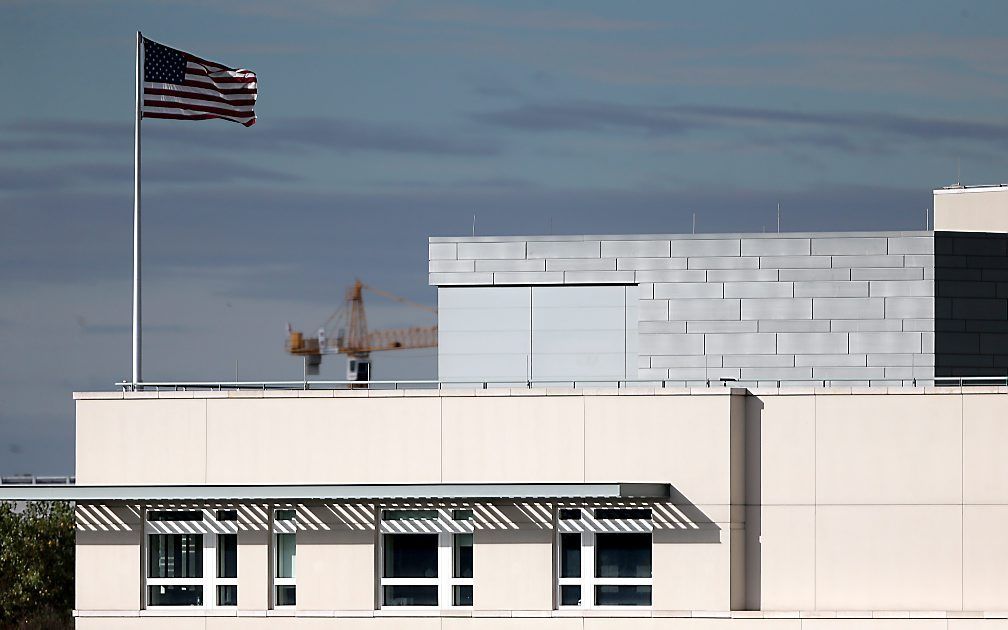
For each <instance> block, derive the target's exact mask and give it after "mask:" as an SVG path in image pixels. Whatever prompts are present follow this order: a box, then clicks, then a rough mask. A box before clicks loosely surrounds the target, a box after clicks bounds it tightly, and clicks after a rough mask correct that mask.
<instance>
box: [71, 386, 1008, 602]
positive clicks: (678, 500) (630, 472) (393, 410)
mask: <svg viewBox="0 0 1008 630" xmlns="http://www.w3.org/2000/svg"><path fill="white" fill-rule="evenodd" d="M708 391H709V390H708ZM523 393H524V394H526V395H522V396H517V395H515V396H510V395H508V394H507V393H506V392H500V393H496V394H493V393H490V394H483V393H477V392H473V393H472V394H471V395H464V396H463V395H455V394H453V395H443V396H429V395H424V396H418V397H399V398H367V397H362V396H360V397H356V398H355V397H352V396H351V397H348V398H333V399H293V400H292V399H280V398H277V399H267V400H257V399H229V398H221V399H211V400H199V399H197V400H147V399H140V400H107V401H93V400H87V401H84V400H82V401H79V403H78V405H79V413H80V417H79V421H78V427H79V432H78V443H79V444H84V445H90V447H91V448H97V447H98V445H101V444H103V443H104V441H105V440H106V439H107V440H110V441H112V442H113V443H115V444H117V445H118V446H117V449H118V450H123V449H125V445H126V443H127V442H128V443H129V444H132V445H133V446H132V448H133V451H137V452H132V451H129V450H128V449H127V450H126V451H124V453H123V456H122V457H118V456H117V457H108V456H107V455H106V456H104V457H97V456H95V455H94V453H84V454H81V455H80V456H79V458H78V459H79V466H80V467H79V469H78V479H79V482H80V483H98V482H101V481H104V482H116V483H121V482H124V481H135V480H137V479H141V480H145V482H147V483H174V482H178V480H179V479H197V480H199V481H198V482H199V483H203V482H204V481H203V480H204V479H206V480H210V479H212V480H214V482H221V483H224V482H227V481H239V480H243V477H242V475H245V474H248V475H253V474H254V475H255V477H254V478H252V479H247V480H244V482H245V483H251V482H255V481H258V482H264V483H265V482H276V483H285V482H294V481H298V482H336V483H343V482H355V481H356V482H398V483H409V482H422V481H433V482H439V481H444V482H460V481H483V482H516V481H589V482H599V481H626V482H632V481H650V482H655V481H665V482H670V483H671V484H672V485H673V487H674V493H675V494H674V497H673V503H675V504H677V506H678V507H679V508H683V509H685V510H687V511H692V512H691V514H692V517H693V520H694V521H695V523H700V524H701V527H698V528H696V529H693V528H692V526H688V527H685V528H682V529H675V528H670V529H662V528H659V529H658V531H656V533H655V537H654V540H655V548H654V576H655V594H654V608H655V609H656V610H682V609H687V610H705V609H706V610H712V609H713V610H727V609H729V608H730V607H732V605H733V604H735V605H736V606H738V604H739V597H740V594H739V593H740V590H741V591H742V594H743V595H744V598H745V601H746V602H748V605H749V606H751V607H755V606H759V607H761V608H762V609H763V610H768V611H775V610H776V611H796V610H819V611H831V610H854V611H857V610H917V611H926V610H953V611H957V610H967V611H969V610H985V611H991V610H1008V595H1005V593H1008V569H1005V567H1008V543H1006V542H1005V540H1008V536H1005V535H1004V532H1005V531H1008V528H1006V526H1008V463H1006V462H1008V458H1006V457H1005V456H1004V447H1003V445H1004V444H1008V420H1006V419H1008V392H1006V391H1005V390H1003V389H1000V390H990V391H986V390H980V389H973V390H969V391H968V392H967V393H965V394H960V393H959V392H958V391H957V390H951V389H939V390H927V393H925V392H924V390H909V389H906V390H893V391H889V392H886V390H883V389H876V388H873V389H872V390H865V391H863V392H862V391H847V392H846V393H843V390H840V389H831V390H808V391H803V390H776V389H773V390H766V391H761V390H754V391H753V392H752V393H751V394H750V395H749V396H748V397H746V398H745V399H744V411H745V414H744V425H745V426H744V427H743V426H741V425H742V424H743V422H742V415H741V414H740V412H739V408H738V407H736V408H735V409H734V413H733V408H732V399H731V397H730V396H729V395H728V393H727V392H723V393H717V394H715V395H699V394H700V393H699V392H694V395H689V396H685V395H654V396H638V395H627V394H623V395H610V394H604V395H603V394H602V393H599V394H597V395H596V394H589V393H585V392H578V393H576V394H575V393H572V392H568V393H567V394H566V395H556V396H553V395H545V394H546V392H541V393H540V392H532V395H527V394H528V393H529V392H527V391H524V392H523ZM560 393H563V392H560ZM705 394H706V393H705ZM740 401H741V399H739V398H738V397H736V402H740ZM200 404H204V405H205V409H206V412H205V413H206V417H205V418H204V419H202V420H201V419H200V417H199V414H200V412H199V405H200ZM148 410H150V411H151V414H152V415H151V420H150V422H148V416H147V411H148ZM174 418H181V422H182V423H183V427H184V430H185V431H187V432H188V435H191V436H193V439H194V444H196V450H197V451H199V450H200V449H205V448H207V447H206V446H203V445H204V444H210V445H211V446H210V447H209V449H208V452H207V455H206V456H205V457H204V458H203V459H200V458H199V457H189V456H188V454H186V455H181V456H180V458H179V461H181V462H182V463H181V464H180V465H176V464H175V463H174V461H168V460H169V459H171V458H169V457H167V456H165V455H162V454H161V453H159V452H157V450H158V449H157V448H155V447H154V446H153V444H155V442H156V440H157V438H156V435H157V434H158V432H159V431H163V430H165V428H166V427H167V426H169V423H170V422H172V421H173V419H174ZM277 419H282V421H281V422H278V420H277ZM201 422H202V423H203V424H202V425H201V424H200V423H201ZM330 425H332V426H330ZM201 426H202V430H203V431H204V432H205V434H206V435H207V436H210V437H209V438H208V439H207V441H206V442H203V441H200V439H199V437H198V436H199V434H200V430H201ZM277 426H283V427H285V429H284V431H285V435H287V434H288V433H287V432H289V435H291V436H293V437H292V438H291V444H294V445H296V449H297V452H298V453H299V457H297V458H293V459H295V460H297V459H307V460H311V461H293V460H292V459H290V458H288V459H286V460H283V459H277V458H275V457H271V456H270V454H271V453H272V451H273V449H274V448H275V444H276V441H277V429H276V427H277ZM740 433H741V434H742V439H743V441H744V443H743V444H742V446H741V447H740V444H739V434H740ZM124 434H126V435H128V438H123V435H124ZM319 436H321V438H320V437H319ZM385 443H389V444H388V449H389V450H388V451H385V450H383V448H382V444H385ZM145 445H150V447H149V448H146V449H145V448H142V447H143V446H145ZM743 447H744V448H743ZM118 450H117V451H104V452H106V453H107V452H118ZM147 451H149V452H147ZM226 451H227V452H226ZM740 451H743V452H744V457H741V458H740ZM362 452H364V453H366V454H362ZM389 453H392V454H393V455H394V456H393V457H390V456H389ZM372 460H373V461H372ZM392 460H396V461H392ZM742 460H744V462H743V461H742ZM148 462H154V464H150V463H148ZM742 463H744V464H745V466H746V468H745V475H741V480H740V475H739V474H738V472H739V470H740V468H739V466H740V465H741V464H742ZM225 464H226V465H225ZM382 464H387V465H386V466H384V467H383V466H382ZM200 469H202V470H204V471H205V472H204V473H203V474H205V475H206V476H205V477H201V476H200ZM235 471H243V472H241V474H239V473H238V472H235ZM740 495H744V498H745V502H746V503H747V504H748V505H742V501H741V497H740ZM677 509H678V508H677ZM687 520H689V519H687ZM695 523H694V524H695ZM743 526H744V527H745V530H744V531H743V530H742V529H741V528H742V527H743ZM733 531H734V532H735V534H736V535H735V536H734V540H733V536H731V532H733ZM740 534H741V535H740ZM108 536H110V534H105V533H102V534H94V535H93V536H92V538H90V539H87V538H82V539H81V540H82V541H83V542H82V544H81V545H79V549H80V550H79V552H78V553H79V565H78V572H79V575H81V576H82V577H83V576H84V575H88V574H90V572H92V571H99V570H103V569H99V568H98V567H99V559H100V562H101V565H102V566H104V565H105V563H106V562H107V558H106V556H107V557H108V558H112V560H113V566H121V567H126V566H127V565H129V564H130V562H135V563H136V566H135V567H134V568H133V569H132V570H133V571H134V573H133V574H132V577H128V578H122V579H121V583H122V584H123V585H124V586H128V587H129V589H131V590H129V589H128V590H125V591H123V590H118V589H117V591H116V594H115V595H114V597H115V598H118V599H117V601H116V602H113V603H112V604H109V603H108V602H106V601H104V600H102V599H101V598H102V597H105V595H102V592H104V590H105V589H101V592H99V591H98V590H97V589H95V590H94V592H93V593H92V592H91V591H90V590H89V589H90V588H91V587H89V586H85V587H82V590H81V591H80V592H79V594H78V598H79V604H80V605H82V606H84V607H85V609H87V608H88V607H89V608H90V609H94V610H100V609H105V608H107V607H109V606H112V607H115V606H121V607H124V608H125V609H130V608H131V607H134V606H136V605H137V604H136V602H137V601H138V600H139V573H138V572H139V556H138V553H139V551H138V549H135V548H134V549H132V550H130V549H129V546H130V545H126V544H122V545H118V544H115V543H112V542H106V537H108ZM743 539H744V540H743ZM108 540H109V541H114V540H119V539H117V538H111V537H110V538H108ZM122 540H126V539H122ZM509 541H510V542H509ZM551 541H552V532H551V531H550V530H548V529H546V530H537V529H534V528H528V530H527V531H526V529H525V528H522V529H521V530H520V531H518V532H517V533H515V531H514V530H507V529H503V530H487V531H477V534H476V547H475V551H474V553H475V558H476V560H475V562H476V571H477V576H478V578H477V584H476V588H475V591H474V596H475V600H476V607H477V608H478V609H480V610H486V611H494V610H548V609H549V608H550V607H551V606H552V596H553V586H552V571H553V566H552V562H553V560H552V551H551V548H550V545H551ZM131 544H132V545H135V544H136V542H135V538H134V542H133V543H131ZM302 545H304V546H303V547H302ZM105 546H108V547H110V550H109V552H108V554H106V553H105V552H104V551H102V549H104V547H105ZM245 547H248V548H247V549H246V548H245ZM239 553H240V554H242V555H240V558H239V572H240V579H241V580H245V579H246V577H245V576H246V574H247V571H248V573H249V574H254V573H256V572H257V571H259V572H260V574H261V575H264V576H265V575H268V573H267V572H266V570H265V566H266V565H267V559H268V556H267V555H266V551H265V545H264V544H262V545H244V544H243V546H242V548H240V552H239ZM373 553H374V552H373V547H372V546H371V544H370V539H369V540H365V536H363V535H358V534H354V533H351V532H349V531H342V530H341V531H337V530H335V529H334V530H332V531H317V532H314V533H310V534H304V535H300V534H299V567H300V568H299V579H298V582H299V585H298V589H299V608H301V609H304V610H316V609H318V610H334V609H336V610H338V609H345V610H353V609H359V610H367V609H369V608H370V607H372V606H373V599H374V596H373V576H374V565H373V562H374V555H373ZM740 553H741V554H743V555H742V556H741V558H742V559H743V560H744V562H740V561H739V557H740V556H739V554H740ZM130 554H132V556H130ZM302 554H303V555H302ZM246 558H252V560H246ZM256 558H259V559H258V560H257V559H256ZM257 563H258V564H257ZM257 566H258V567H260V568H258V569H257V568H256V567H257ZM733 568H734V570H733ZM82 571H83V573H81V572H82ZM308 575H312V576H314V577H313V578H312V579H311V583H312V584H315V585H313V586H307V585H308V584H309V581H308V578H307V577H305V576H308ZM740 575H743V576H745V578H746V579H745V581H744V582H740V580H739V577H740ZM361 576H364V577H363V578H362V577H361ZM117 579H118V578H117ZM248 579H249V580H252V581H250V582H249V584H251V585H252V586H251V588H246V586H245V585H246V582H245V581H242V582H241V586H240V589H239V598H240V608H242V609H246V608H247V609H249V610H256V609H261V608H260V607H264V606H265V604H264V603H263V601H264V597H265V595H264V593H266V592H268V582H263V581H262V580H260V581H259V582H258V583H257V582H255V580H254V579H253V578H248ZM127 582H130V583H129V584H127ZM257 584H258V585H257ZM330 584H335V585H337V588H330V587H329V585H330ZM341 584H342V585H344V586H343V587H339V586H338V585H341ZM123 593H129V595H123ZM256 593H260V595H257V594H256ZM131 598H132V599H131ZM99 604H100V605H99ZM106 604H108V605H106ZM113 604H114V606H113Z"/></svg>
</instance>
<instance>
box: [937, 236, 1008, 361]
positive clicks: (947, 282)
mask: <svg viewBox="0 0 1008 630" xmlns="http://www.w3.org/2000/svg"><path fill="white" fill-rule="evenodd" d="M934 246H935V311H934V315H935V348H934V352H935V376H936V377H942V376H1004V375H1005V374H1008V234H993V233H985V232H976V233H972V232H935V243H934Z"/></svg>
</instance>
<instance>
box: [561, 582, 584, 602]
mask: <svg viewBox="0 0 1008 630" xmlns="http://www.w3.org/2000/svg"><path fill="white" fill-rule="evenodd" d="M560 605H561V606H580V605H581V587H580V586H578V585H577V584H564V585H562V586H561V587H560Z"/></svg>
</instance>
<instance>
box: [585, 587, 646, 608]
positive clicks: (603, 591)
mask: <svg viewBox="0 0 1008 630" xmlns="http://www.w3.org/2000/svg"><path fill="white" fill-rule="evenodd" d="M595 605H596V606H650V605H651V587H650V586H630V585H626V584H621V585H619V586H615V585H613V586H596V587H595Z"/></svg>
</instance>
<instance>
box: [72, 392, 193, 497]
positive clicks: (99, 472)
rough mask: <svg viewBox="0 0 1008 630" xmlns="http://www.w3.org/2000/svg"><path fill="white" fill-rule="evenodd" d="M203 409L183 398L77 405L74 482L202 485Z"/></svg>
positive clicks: (93, 401)
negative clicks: (75, 475)
mask: <svg viewBox="0 0 1008 630" xmlns="http://www.w3.org/2000/svg"><path fill="white" fill-rule="evenodd" d="M206 406H207V401H206V400H185V399H182V400H177V399H176V400H157V399H151V400H142V399H141V400H78V401H77V433H76V441H77V443H76V456H77V467H76V469H77V473H78V477H77V483H79V484H92V485H97V484H122V485H130V484H136V485H143V484H175V483H177V484H200V483H206V465H207V451H206V445H207V433H206ZM166 436H171V439H170V440H169V441H167V442H166V439H165V438H166ZM81 474H83V477H81V476H80V475H81Z"/></svg>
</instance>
